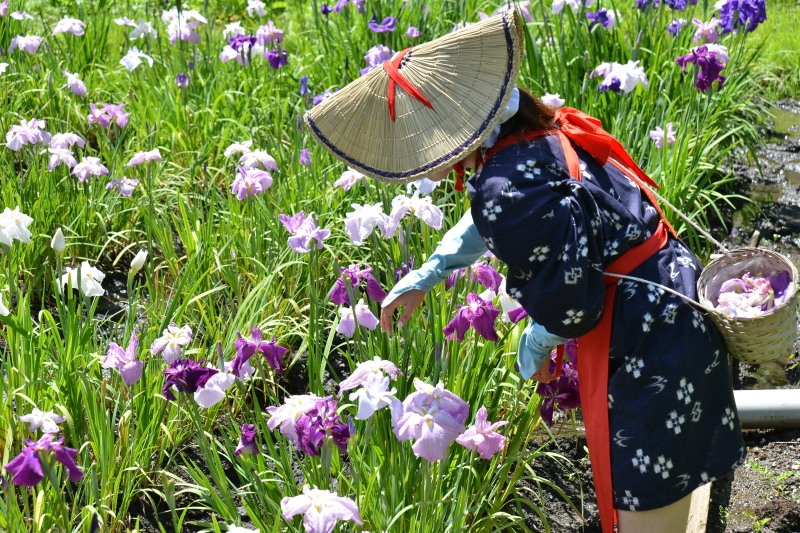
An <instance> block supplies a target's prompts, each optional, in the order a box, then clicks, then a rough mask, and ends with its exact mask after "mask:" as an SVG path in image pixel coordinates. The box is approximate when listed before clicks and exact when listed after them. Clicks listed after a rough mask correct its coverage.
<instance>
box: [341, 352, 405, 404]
mask: <svg viewBox="0 0 800 533" xmlns="http://www.w3.org/2000/svg"><path fill="white" fill-rule="evenodd" d="M384 372H386V373H387V374H388V375H389V377H390V378H392V380H397V376H398V375H400V376H402V375H403V373H402V372H400V369H399V368H397V365H395V364H394V363H392V362H391V361H386V360H385V359H381V358H380V357H378V356H377V355H376V356H375V357H374V358H373V360H372V361H365V362H363V363H358V364H357V365H356V369H355V370H354V371H353V373H352V374H350V377H348V378H347V379H345V380H344V381H342V382H341V383H339V398H341V397H342V394H344V392H345V391H348V390H351V389H355V388H356V387H361V386H362V385H364V384H365V383H367V382H369V381H371V380H373V379H376V378H380V379H383V376H384V374H383V373H384Z"/></svg>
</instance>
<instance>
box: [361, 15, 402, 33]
mask: <svg viewBox="0 0 800 533" xmlns="http://www.w3.org/2000/svg"><path fill="white" fill-rule="evenodd" d="M367 27H368V28H369V29H371V30H372V31H374V32H375V33H387V32H390V31H394V30H395V29H396V28H397V17H386V18H385V19H383V20H382V21H381V22H378V18H377V17H376V16H375V15H372V18H371V19H370V20H369V23H368V24H367Z"/></svg>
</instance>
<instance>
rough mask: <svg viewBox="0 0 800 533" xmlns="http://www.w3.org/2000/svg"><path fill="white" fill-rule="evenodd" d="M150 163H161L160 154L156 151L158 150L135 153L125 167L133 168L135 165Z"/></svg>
mask: <svg viewBox="0 0 800 533" xmlns="http://www.w3.org/2000/svg"><path fill="white" fill-rule="evenodd" d="M150 161H155V162H156V163H160V162H161V161H162V159H161V152H159V151H158V148H156V149H155V150H150V151H149V152H136V154H134V156H133V157H132V158H131V160H130V161H128V162H127V163H126V164H125V166H126V167H135V166H136V165H141V164H142V163H145V162H150Z"/></svg>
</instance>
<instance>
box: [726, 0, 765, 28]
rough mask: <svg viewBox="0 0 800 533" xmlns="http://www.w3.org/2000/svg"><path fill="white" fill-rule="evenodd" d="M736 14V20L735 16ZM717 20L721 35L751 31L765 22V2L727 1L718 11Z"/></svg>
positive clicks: (762, 0) (756, 0) (747, 0)
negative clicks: (742, 30) (740, 30)
mask: <svg viewBox="0 0 800 533" xmlns="http://www.w3.org/2000/svg"><path fill="white" fill-rule="evenodd" d="M737 12H738V13H739V16H738V18H737V17H736V16H735V15H736V13H737ZM719 18H720V25H721V26H722V33H730V32H732V31H735V30H739V29H744V31H745V32H750V31H753V30H755V29H756V28H757V27H758V25H759V24H761V23H762V22H764V21H766V20H767V3H766V0H728V1H727V2H726V3H725V4H724V5H723V6H722V9H720V12H719Z"/></svg>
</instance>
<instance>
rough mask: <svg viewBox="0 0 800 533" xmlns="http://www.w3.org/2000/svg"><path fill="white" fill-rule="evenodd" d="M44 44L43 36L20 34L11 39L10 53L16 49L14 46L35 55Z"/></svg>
mask: <svg viewBox="0 0 800 533" xmlns="http://www.w3.org/2000/svg"><path fill="white" fill-rule="evenodd" d="M41 44H42V38H41V37H39V36H38V35H18V36H16V37H14V38H13V39H11V44H10V45H9V46H8V53H9V54H10V53H11V52H13V51H14V48H17V47H18V48H19V49H20V50H21V51H23V52H27V53H28V55H33V54H35V53H36V51H37V50H38V49H39V46H40V45H41Z"/></svg>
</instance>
